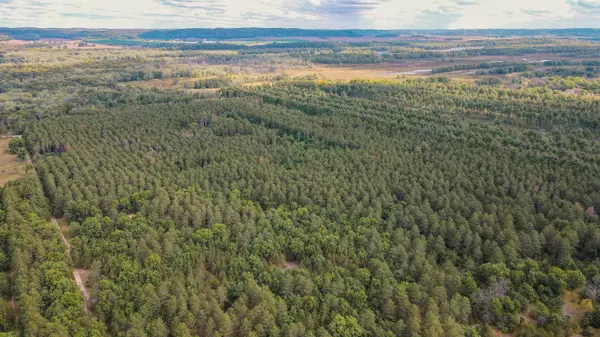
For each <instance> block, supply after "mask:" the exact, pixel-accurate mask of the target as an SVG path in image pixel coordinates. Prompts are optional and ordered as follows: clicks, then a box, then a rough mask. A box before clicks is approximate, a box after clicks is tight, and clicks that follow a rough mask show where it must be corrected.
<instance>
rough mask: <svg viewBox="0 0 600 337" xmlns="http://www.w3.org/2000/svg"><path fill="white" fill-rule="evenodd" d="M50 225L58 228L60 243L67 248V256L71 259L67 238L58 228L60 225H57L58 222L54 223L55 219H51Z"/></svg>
mask: <svg viewBox="0 0 600 337" xmlns="http://www.w3.org/2000/svg"><path fill="white" fill-rule="evenodd" d="M52 223H53V224H54V225H55V226H56V227H57V228H58V232H59V233H60V238H61V240H62V242H63V243H64V244H65V246H67V256H69V257H71V244H70V243H69V241H67V238H65V235H64V233H63V230H62V228H60V225H59V224H58V221H56V218H55V217H52Z"/></svg>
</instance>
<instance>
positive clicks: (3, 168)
mask: <svg viewBox="0 0 600 337" xmlns="http://www.w3.org/2000/svg"><path fill="white" fill-rule="evenodd" d="M10 139H11V138H1V139H0V186H4V184H6V182H7V181H11V180H16V179H19V178H21V177H23V176H25V174H26V173H27V170H26V169H25V167H26V166H27V163H26V162H21V161H19V160H18V159H17V156H16V155H13V154H10V153H8V142H9V141H10Z"/></svg>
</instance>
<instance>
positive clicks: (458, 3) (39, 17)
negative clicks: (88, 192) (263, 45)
mask: <svg viewBox="0 0 600 337" xmlns="http://www.w3.org/2000/svg"><path fill="white" fill-rule="evenodd" d="M0 26H9V27H19V26H20V27H24V26H29V27H31V26H38V27H89V28H188V27H193V28H195V27H209V28H210V27H248V26H257V27H297V28H328V29H335V28H377V29H402V28H413V29H414V28H424V29H437V28H453V29H466V28H553V27H563V28H564V27H582V26H589V27H600V0H419V1H414V0H101V1H100V0H0Z"/></svg>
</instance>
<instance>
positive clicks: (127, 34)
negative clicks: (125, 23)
mask: <svg viewBox="0 0 600 337" xmlns="http://www.w3.org/2000/svg"><path fill="white" fill-rule="evenodd" d="M145 31H146V30H140V29H84V28H65V29H62V28H47V29H46V28H6V27H0V35H6V36H8V37H10V38H12V39H15V40H25V41H35V40H39V39H93V38H96V39H99V38H117V37H119V38H135V37H137V35H138V34H140V33H142V32H145Z"/></svg>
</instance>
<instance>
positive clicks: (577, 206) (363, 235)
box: [0, 28, 600, 337]
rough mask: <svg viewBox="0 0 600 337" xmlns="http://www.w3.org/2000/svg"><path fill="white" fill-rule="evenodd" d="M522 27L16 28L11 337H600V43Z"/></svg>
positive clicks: (2, 241) (1, 114)
mask: <svg viewBox="0 0 600 337" xmlns="http://www.w3.org/2000/svg"><path fill="white" fill-rule="evenodd" d="M159 32H160V34H163V33H165V34H169V32H168V31H159ZM198 32H200V33H201V34H208V33H206V32H211V33H210V34H213V33H214V34H230V35H235V34H240V35H241V34H288V33H289V34H300V33H302V32H297V31H294V30H275V29H273V30H263V29H254V28H250V29H245V30H238V31H236V30H184V31H183V33H180V32H179V31H177V32H175V33H174V34H175V35H177V34H188V33H190V34H200V33H198ZM327 32H328V31H327ZM523 32H527V31H523ZM75 33H76V32H74V34H75ZM149 33H150V32H149ZM149 33H148V34H149ZM317 33H318V32H314V31H313V32H311V33H310V34H313V36H318V34H317ZM338 33H339V32H338ZM375 33H377V34H379V32H371V31H370V32H365V31H348V32H347V34H356V35H360V34H375ZM506 33H507V34H508V33H510V34H513V35H515V37H514V38H511V39H506V40H504V39H502V40H501V39H479V38H478V39H474V40H462V39H461V40H460V41H457V40H445V37H447V36H449V35H451V34H453V32H444V33H443V34H442V33H440V36H442V39H438V40H436V41H423V40H419V41H410V42H399V41H396V42H393V41H391V42H380V41H379V42H374V41H370V42H356V41H353V42H349V41H346V42H307V41H304V42H293V43H276V44H266V45H262V44H251V45H241V44H236V45H230V44H225V43H223V44H195V43H193V44H191V43H188V44H187V45H186V44H183V43H181V44H180V43H170V42H164V41H161V42H159V44H154V45H150V44H148V45H144V44H137V45H135V46H131V45H128V43H130V41H133V40H127V39H126V38H125V37H124V36H116V35H113V37H114V39H113V40H111V41H113V42H114V43H113V46H112V47H106V46H101V47H98V46H90V45H88V43H91V42H77V45H72V44H71V45H69V44H68V43H62V42H61V43H62V44H43V43H41V42H40V43H35V44H31V45H29V44H25V45H22V46H18V45H17V46H15V45H10V44H6V45H2V44H0V52H1V54H0V55H3V56H2V57H1V58H0V60H1V61H0V62H1V64H0V68H1V72H0V118H1V119H0V121H1V122H2V124H1V127H2V133H3V134H5V135H6V136H14V135H15V134H18V135H19V136H21V137H15V138H13V139H12V140H11V141H10V142H8V151H9V152H8V153H7V156H9V155H10V156H15V157H16V158H18V160H20V161H21V162H22V164H23V165H26V167H27V169H26V173H25V174H24V175H23V176H22V177H21V178H19V179H17V180H14V181H9V182H8V183H6V184H5V185H4V186H3V187H2V188H1V189H0V196H1V199H0V200H1V207H0V268H1V271H2V273H0V332H3V333H4V332H6V333H8V334H9V335H19V336H60V337H62V336H90V337H92V336H93V337H101V336H164V337H167V336H177V337H179V336H181V337H183V336H210V337H213V336H220V337H225V336H282V337H283V336H286V337H287V336H318V337H328V336H330V337H346V336H363V337H367V336H389V337H392V336H414V337H418V336H425V337H454V336H456V337H458V336H468V337H477V336H479V337H488V336H494V335H495V336H499V335H502V336H507V335H511V336H513V335H514V336H520V337H529V336H532V337H533V336H539V337H542V336H564V337H566V336H577V335H584V336H586V337H587V336H594V335H597V334H598V333H599V332H600V330H598V329H599V328H600V263H599V260H598V258H599V254H600V251H599V249H600V220H599V219H598V210H599V209H600V175H599V174H598V172H600V171H599V169H600V167H599V166H600V136H599V134H600V114H599V111H600V100H599V99H598V97H597V91H598V90H600V85H598V83H599V81H598V80H597V76H598V75H597V74H598V73H599V72H600V71H599V70H598V67H600V64H599V63H598V61H597V60H596V59H595V58H596V57H597V56H596V55H598V54H599V53H600V47H599V46H598V45H597V44H596V43H595V42H593V41H589V40H583V39H561V38H556V37H543V38H542V37H540V38H529V37H526V38H522V37H519V36H518V35H525V33H523V34H519V33H517V32H516V31H515V32H512V33H511V32H506ZM538 33H539V34H544V33H543V31H536V33H535V34H538ZM566 33H567V32H566V31H565V34H566ZM588 33H589V34H592V33H593V31H590V32H588V31H587V30H573V31H569V34H588ZM307 34H308V33H307ZM324 34H325V33H324ZM344 34H346V33H344ZM461 34H466V33H464V32H461ZM473 34H475V33H473ZM477 34H479V36H482V35H483V33H482V32H477ZM557 34H558V33H557ZM530 35H534V34H530ZM161 36H162V35H156V36H154V37H152V38H153V39H161V38H162V37H161ZM165 36H166V35H165ZM171 38H184V37H183V36H177V37H175V36H170V37H169V39H171ZM123 41H125V42H123ZM135 41H138V40H135ZM120 42H123V44H121V45H119V43H120ZM147 42H148V41H146V42H142V43H147ZM136 43H137V42H136ZM148 43H149V42H148ZM152 43H156V42H152ZM78 44H81V45H78ZM205 45H206V46H216V47H206V49H204V50H203V49H202V46H205ZM549 55H550V56H549ZM388 69H391V70H388ZM415 69H416V70H420V71H422V72H417V73H414V72H412V74H411V70H415ZM338 71H339V72H341V73H344V74H345V73H352V72H359V75H358V76H360V78H361V79H346V80H339V81H338V80H330V79H328V77H327V76H331V74H336V72H338ZM386 72H391V74H388V73H386ZM364 74H375V75H374V76H381V77H379V78H377V79H367V78H366V77H368V76H366V75H364ZM441 75H443V76H441ZM363 77H364V78H363ZM0 158H2V157H0ZM2 174H4V171H2Z"/></svg>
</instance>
